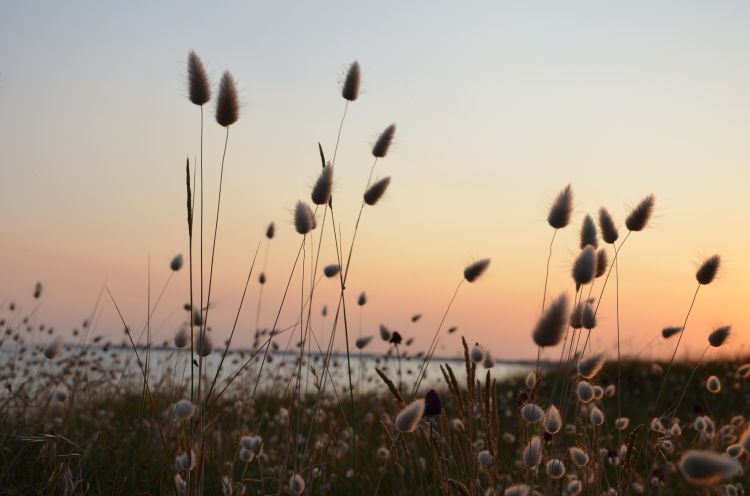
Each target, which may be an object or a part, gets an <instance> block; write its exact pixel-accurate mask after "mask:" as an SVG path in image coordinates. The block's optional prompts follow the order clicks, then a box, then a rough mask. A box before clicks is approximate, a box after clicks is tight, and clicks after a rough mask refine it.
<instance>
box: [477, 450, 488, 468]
mask: <svg viewBox="0 0 750 496" xmlns="http://www.w3.org/2000/svg"><path fill="white" fill-rule="evenodd" d="M477 461H478V462H479V464H480V465H481V466H483V467H489V466H491V465H492V455H491V454H490V452H489V451H487V450H482V451H480V452H479V454H478V455H477Z"/></svg>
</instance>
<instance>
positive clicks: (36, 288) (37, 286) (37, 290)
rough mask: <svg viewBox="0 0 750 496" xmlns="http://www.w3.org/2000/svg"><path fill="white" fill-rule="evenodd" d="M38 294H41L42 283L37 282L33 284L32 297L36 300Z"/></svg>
mask: <svg viewBox="0 0 750 496" xmlns="http://www.w3.org/2000/svg"><path fill="white" fill-rule="evenodd" d="M40 296H42V283H41V282H37V283H36V284H35V285H34V299H35V300H38V299H39V297H40Z"/></svg>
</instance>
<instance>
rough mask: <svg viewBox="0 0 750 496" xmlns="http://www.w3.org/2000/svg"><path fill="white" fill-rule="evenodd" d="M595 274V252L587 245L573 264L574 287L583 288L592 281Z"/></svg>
mask: <svg viewBox="0 0 750 496" xmlns="http://www.w3.org/2000/svg"><path fill="white" fill-rule="evenodd" d="M595 274H596V250H594V247H593V246H591V245H587V246H586V247H585V248H584V249H583V250H581V253H579V254H578V258H576V261H575V262H574V263H573V280H574V281H575V282H576V287H580V286H584V285H586V284H588V283H590V282H591V281H593V280H594V275H595Z"/></svg>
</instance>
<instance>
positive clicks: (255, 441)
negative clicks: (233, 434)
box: [240, 435, 263, 454]
mask: <svg viewBox="0 0 750 496" xmlns="http://www.w3.org/2000/svg"><path fill="white" fill-rule="evenodd" d="M240 446H242V448H243V449H246V450H247V451H250V452H251V453H255V454H258V453H260V449H261V447H262V446H263V438H262V437H260V436H259V435H256V436H242V437H241V438H240Z"/></svg>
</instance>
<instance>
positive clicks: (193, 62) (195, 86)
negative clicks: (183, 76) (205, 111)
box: [187, 50, 211, 105]
mask: <svg viewBox="0 0 750 496" xmlns="http://www.w3.org/2000/svg"><path fill="white" fill-rule="evenodd" d="M187 73H188V98H190V101H191V102H192V103H194V104H195V105H205V104H206V103H208V101H209V100H210V99H211V83H209V82H208V75H207V74H206V68H205V67H204V66H203V62H202V61H201V59H200V57H198V54H196V53H195V52H194V51H192V50H191V51H190V53H189V54H188V61H187Z"/></svg>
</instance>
